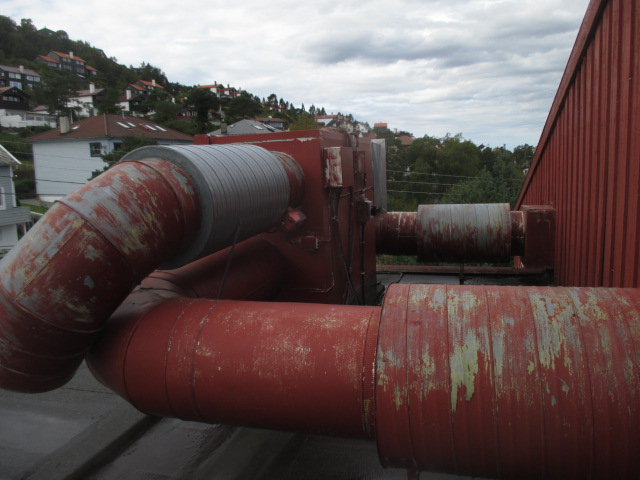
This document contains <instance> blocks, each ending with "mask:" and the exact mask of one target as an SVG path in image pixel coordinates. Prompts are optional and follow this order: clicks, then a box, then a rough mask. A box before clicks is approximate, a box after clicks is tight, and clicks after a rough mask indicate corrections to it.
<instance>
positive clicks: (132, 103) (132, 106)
mask: <svg viewBox="0 0 640 480" xmlns="http://www.w3.org/2000/svg"><path fill="white" fill-rule="evenodd" d="M145 98H147V91H146V89H145V88H144V87H141V86H140V85H137V84H135V83H130V84H129V85H127V88H125V90H124V95H123V96H121V97H120V99H119V102H118V105H120V108H121V109H122V111H123V112H124V113H126V114H129V115H136V114H142V113H143V112H142V110H143V109H144V107H143V102H144V100H145Z"/></svg>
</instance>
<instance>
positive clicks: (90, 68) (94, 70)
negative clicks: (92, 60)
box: [85, 65, 98, 72]
mask: <svg viewBox="0 0 640 480" xmlns="http://www.w3.org/2000/svg"><path fill="white" fill-rule="evenodd" d="M85 68H86V69H87V70H91V71H92V72H97V71H98V70H96V69H95V68H93V67H92V66H91V65H87V66H86V67H85Z"/></svg>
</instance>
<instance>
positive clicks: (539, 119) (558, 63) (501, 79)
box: [0, 0, 589, 148]
mask: <svg viewBox="0 0 640 480" xmlns="http://www.w3.org/2000/svg"><path fill="white" fill-rule="evenodd" d="M588 3H589V2H588V0H446V1H439V0H396V1H393V0H392V1H389V0H384V1H382V0H369V1H367V0H359V1H352V0H342V1H338V0H317V1H302V0H242V1H237V2H234V1H228V0H227V1H224V2H221V1H218V0H209V1H202V0H181V1H179V2H172V3H171V4H169V3H168V2H162V1H160V0H153V1H150V0H135V1H128V2H124V1H122V0H111V1H109V2H105V1H104V0H84V1H82V2H77V1H75V0H2V6H1V7H0V13H2V14H3V15H6V16H9V17H11V18H13V19H14V20H15V21H16V22H17V23H19V22H20V19H22V18H30V19H31V20H32V21H33V23H34V25H35V26H36V27H37V28H44V27H48V28H50V29H52V30H65V31H66V32H67V33H68V34H69V37H70V38H71V39H72V40H83V41H86V42H89V43H90V44H91V45H93V46H94V47H97V48H101V49H103V50H104V51H105V53H106V54H107V55H108V56H110V57H115V58H116V60H117V61H118V62H119V63H121V64H124V65H133V66H139V65H140V64H141V63H142V62H147V63H151V64H152V65H154V66H157V67H159V68H160V69H161V70H162V71H164V72H165V73H166V75H167V77H168V78H169V80H170V81H172V82H179V83H182V84H185V85H206V84H210V83H213V82H214V81H217V82H219V83H225V84H227V83H229V84H231V85H232V86H235V87H240V88H243V89H245V90H247V91H249V92H250V93H252V94H255V95H258V96H260V97H267V96H268V95H269V94H271V93H275V94H276V95H277V96H278V97H282V98H284V99H285V100H287V101H289V102H292V103H293V104H294V105H296V106H297V107H299V106H300V105H301V104H302V103H304V105H305V107H309V106H310V105H311V104H314V105H316V107H324V108H325V109H326V111H327V113H332V112H333V113H337V112H342V113H351V114H353V116H354V117H355V118H356V119H357V120H360V121H365V122H369V124H370V125H371V126H373V124H374V123H376V122H386V123H388V125H389V127H390V128H392V129H393V128H396V129H398V130H405V131H409V132H411V133H413V134H414V135H415V136H416V137H421V136H423V135H425V134H426V135H430V136H438V137H440V136H444V135H445V134H447V133H451V134H456V133H462V134H463V136H464V137H465V138H467V139H470V140H472V141H474V142H475V143H476V144H481V143H483V144H485V145H491V146H501V145H503V144H505V145H506V146H507V147H508V148H513V147H515V146H516V145H520V144H523V143H529V144H532V145H536V144H537V142H538V139H539V137H540V134H541V132H542V128H543V126H544V122H545V120H546V117H547V113H548V112H549V109H550V106H551V102H552V101H553V97H554V95H555V92H556V90H557V87H558V84H559V82H560V78H561V76H562V73H563V71H564V68H565V65H566V63H567V60H568V58H569V54H570V52H571V48H572V47H573V43H574V41H575V38H576V35H577V32H578V28H579V26H580V23H581V22H582V18H583V17H584V14H585V12H586V9H587V5H588Z"/></svg>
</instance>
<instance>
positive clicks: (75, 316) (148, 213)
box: [0, 145, 302, 392]
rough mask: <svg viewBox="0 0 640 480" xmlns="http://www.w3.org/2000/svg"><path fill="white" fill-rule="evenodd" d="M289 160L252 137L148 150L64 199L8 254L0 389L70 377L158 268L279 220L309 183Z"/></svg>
mask: <svg viewBox="0 0 640 480" xmlns="http://www.w3.org/2000/svg"><path fill="white" fill-rule="evenodd" d="M286 165H288V166H289V167H288V168H294V167H297V165H296V164H295V162H293V161H292V160H291V161H290V162H288V163H286V164H285V163H283V162H282V160H281V159H280V158H278V157H276V156H275V155H274V154H272V153H271V152H268V151H267V150H264V149H262V148H260V147H254V146H249V145H230V146H224V147H218V146H207V147H203V146H193V145H192V146H181V147H177V146H175V147H143V148H141V149H138V150H135V151H134V152H131V153H130V154H129V155H127V157H125V159H123V161H122V162H121V163H119V164H117V165H115V166H114V167H112V168H111V169H110V170H108V171H107V172H105V173H104V174H102V175H100V176H99V177H97V178H96V179H94V180H92V181H91V182H89V183H87V184H86V185H84V186H82V187H81V188H80V189H78V190H77V191H76V192H74V193H72V194H70V195H68V196H67V197H65V198H64V199H63V200H61V201H59V202H57V203H56V204H55V205H54V206H53V208H51V209H50V210H49V212H47V214H46V215H44V216H43V217H42V218H41V219H40V220H39V221H38V223H37V224H36V225H35V226H34V228H32V229H31V230H30V231H29V232H28V233H27V235H25V237H24V238H23V239H22V240H21V241H20V242H19V244H18V245H17V246H16V247H15V248H14V249H13V250H12V251H11V252H10V253H9V254H8V255H7V256H6V257H5V258H4V259H3V260H2V262H0V388H4V389H8V390H16V391H22V392H42V391H47V390H52V389H54V388H57V387H60V386H62V385H64V384H65V383H66V382H67V381H68V380H69V379H70V378H71V377H72V376H73V374H74V372H75V370H76V369H77V367H78V366H79V365H80V363H81V362H82V359H83V357H84V353H85V351H86V350H87V349H88V348H89V347H90V346H91V344H92V343H93V341H94V340H95V336H96V333H97V332H98V331H99V330H100V329H101V328H102V326H103V324H104V322H105V321H106V320H107V318H108V317H109V316H110V315H111V314H112V313H113V312H114V311H115V309H116V308H117V307H118V305H120V303H121V302H122V301H123V300H124V299H125V298H126V297H127V295H128V294H129V293H130V292H131V290H132V289H133V287H134V286H135V285H137V284H138V283H139V282H140V281H141V280H142V279H143V278H145V277H146V276H147V275H148V274H149V273H151V272H152V271H153V270H155V269H156V268H158V267H159V266H160V265H171V266H172V267H177V266H180V265H185V264H187V263H190V262H192V261H194V260H196V259H198V258H200V257H203V256H205V255H208V254H210V253H212V252H215V251H218V250H221V249H223V248H225V247H227V246H229V245H231V244H232V243H233V241H234V239H239V240H242V239H244V238H249V237H252V236H254V235H256V234H259V233H261V232H263V231H265V230H267V229H269V228H272V227H274V226H276V225H278V224H279V222H280V221H281V219H282V216H283V215H284V213H285V212H286V209H287V207H288V206H289V205H288V204H289V201H290V200H295V201H298V200H299V192H300V191H301V188H302V187H301V185H300V184H295V185H292V183H291V182H292V181H293V180H292V179H296V178H297V179H299V180H300V182H301V181H302V180H301V178H302V177H301V175H297V176H296V175H291V172H289V171H287V167H286ZM263 175H264V177H265V178H262V176H263ZM222 177H224V178H222ZM222 180H224V181H222ZM234 189H235V190H234ZM292 190H294V191H295V192H297V193H295V194H292ZM265 199H269V201H265ZM240 226H241V228H242V231H241V232H240V234H239V235H238V232H237V229H238V228H240Z"/></svg>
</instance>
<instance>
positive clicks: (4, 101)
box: [0, 87, 56, 128]
mask: <svg viewBox="0 0 640 480" xmlns="http://www.w3.org/2000/svg"><path fill="white" fill-rule="evenodd" d="M42 109H44V110H42ZM55 124H56V123H55V117H54V116H53V115H49V114H48V113H47V111H46V107H36V109H31V108H30V107H29V95H27V94H26V93H25V92H23V91H22V90H20V89H19V88H18V87H0V126H2V127H6V128H24V127H37V126H48V127H54V126H55Z"/></svg>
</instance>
